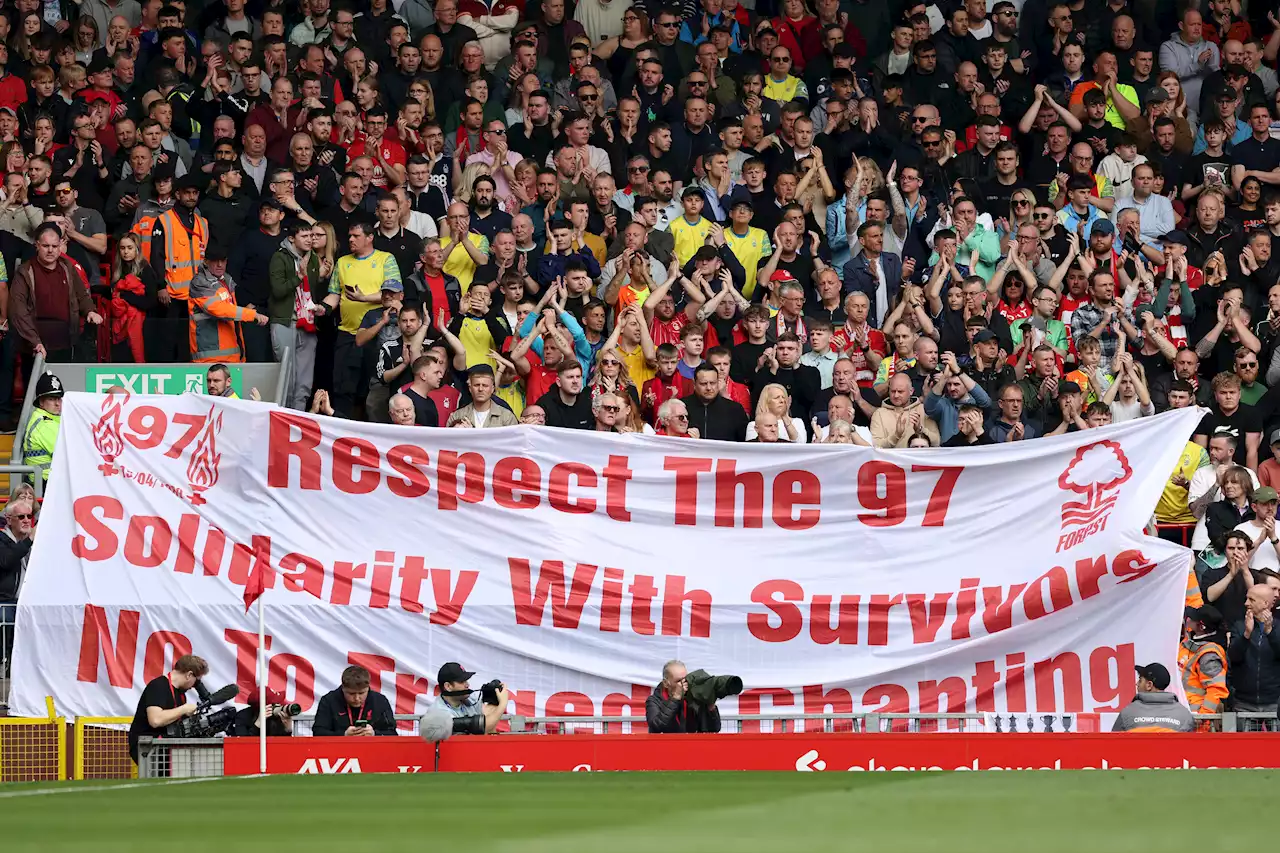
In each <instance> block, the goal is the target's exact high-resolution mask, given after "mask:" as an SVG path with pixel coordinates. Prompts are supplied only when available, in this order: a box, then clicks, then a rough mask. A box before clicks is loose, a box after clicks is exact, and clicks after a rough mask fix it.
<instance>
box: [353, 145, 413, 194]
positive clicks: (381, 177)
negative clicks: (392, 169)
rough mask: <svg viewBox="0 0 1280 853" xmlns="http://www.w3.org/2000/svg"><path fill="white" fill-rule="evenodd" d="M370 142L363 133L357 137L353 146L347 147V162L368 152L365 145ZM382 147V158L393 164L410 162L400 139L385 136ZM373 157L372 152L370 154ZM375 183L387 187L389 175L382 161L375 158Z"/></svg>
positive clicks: (382, 187)
mask: <svg viewBox="0 0 1280 853" xmlns="http://www.w3.org/2000/svg"><path fill="white" fill-rule="evenodd" d="M367 142H368V139H367V137H365V136H364V135H363V134H361V135H360V136H357V137H356V140H355V142H354V143H352V145H351V147H350V148H348V149H347V162H348V163H350V162H351V161H352V160H354V159H356V158H357V157H364V156H365V154H366V153H367V152H366V151H365V146H366V144H367ZM380 149H381V153H382V159H383V160H385V161H386V162H388V163H390V164H391V165H393V166H404V165H406V164H407V163H408V162H409V157H408V155H406V154H405V151H404V146H403V145H401V144H400V142H399V141H398V140H395V139H387V138H386V137H385V136H384V137H382V139H381V140H380ZM369 156H370V157H372V156H373V155H372V154H369ZM373 185H374V186H375V187H379V188H381V189H386V188H387V176H386V174H385V173H384V172H383V171H382V163H381V162H379V161H378V160H376V159H375V160H374V163H373Z"/></svg>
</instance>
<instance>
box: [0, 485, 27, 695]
mask: <svg viewBox="0 0 1280 853" xmlns="http://www.w3.org/2000/svg"><path fill="white" fill-rule="evenodd" d="M4 516H5V521H6V522H7V524H5V527H4V530H3V532H0V677H4V676H6V675H7V674H8V671H9V659H10V658H11V657H12V655H13V629H14V625H15V623H16V622H17V615H18V590H19V589H20V588H21V587H22V576H23V574H24V573H25V572H26V569H27V557H28V555H30V553H31V546H32V544H33V543H34V541H35V533H36V531H35V504H34V503H33V502H32V500H31V499H30V498H27V497H18V498H14V499H13V500H11V501H10V502H9V503H8V504H7V505H6V506H5V508H4Z"/></svg>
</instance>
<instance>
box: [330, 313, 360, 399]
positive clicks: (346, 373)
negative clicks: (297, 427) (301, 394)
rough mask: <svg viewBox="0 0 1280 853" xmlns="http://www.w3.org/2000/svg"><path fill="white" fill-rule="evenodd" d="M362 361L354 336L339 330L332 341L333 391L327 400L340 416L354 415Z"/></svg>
mask: <svg viewBox="0 0 1280 853" xmlns="http://www.w3.org/2000/svg"><path fill="white" fill-rule="evenodd" d="M363 361H364V354H363V353H362V352H361V351H360V347H358V346H356V336H355V335H353V334H351V333H350V332H343V331H341V330H339V332H338V337H337V338H336V339H335V340H334V342H333V392H332V393H331V394H330V395H329V402H330V403H331V404H332V405H333V412H334V414H335V415H337V416H338V417H340V418H350V417H354V412H355V405H356V398H357V396H358V395H359V391H360V375H361V373H362V372H363V371H362V367H363Z"/></svg>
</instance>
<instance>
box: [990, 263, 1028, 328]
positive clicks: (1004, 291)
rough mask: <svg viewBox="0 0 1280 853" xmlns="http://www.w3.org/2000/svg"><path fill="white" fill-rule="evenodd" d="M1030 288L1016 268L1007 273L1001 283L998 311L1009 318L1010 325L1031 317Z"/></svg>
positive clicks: (997, 304)
mask: <svg viewBox="0 0 1280 853" xmlns="http://www.w3.org/2000/svg"><path fill="white" fill-rule="evenodd" d="M1028 290H1029V288H1028V287H1027V281H1026V280H1025V279H1024V278H1023V275H1022V273H1021V272H1020V271H1016V270H1015V271H1013V272H1010V273H1009V274H1007V275H1006V276H1005V277H1004V281H1003V282H1002V283H1001V284H1000V299H999V301H998V302H996V312H997V313H999V314H1000V316H1002V317H1004V318H1005V319H1006V320H1008V321H1009V325H1010V326H1012V325H1013V324H1015V323H1018V322H1021V321H1023V320H1029V319H1030V318H1031V313H1032V310H1031V295H1030V293H1029V292H1028Z"/></svg>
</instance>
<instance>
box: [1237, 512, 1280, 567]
mask: <svg viewBox="0 0 1280 853" xmlns="http://www.w3.org/2000/svg"><path fill="white" fill-rule="evenodd" d="M1236 530H1239V531H1242V532H1243V533H1244V534H1245V535H1246V536H1248V537H1249V539H1251V540H1252V541H1254V542H1257V541H1258V538H1259V537H1261V538H1262V539H1263V542H1262V544H1261V545H1259V546H1258V550H1256V551H1254V552H1253V557H1252V558H1250V560H1249V568H1251V569H1271V570H1272V571H1275V570H1276V569H1280V554H1277V553H1276V546H1274V545H1272V544H1271V543H1270V542H1267V541H1266V535H1267V534H1266V532H1265V531H1264V530H1263V529H1262V527H1261V526H1260V525H1259V524H1258V523H1257V522H1254V521H1245V522H1242V523H1240V524H1237V525H1236Z"/></svg>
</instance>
